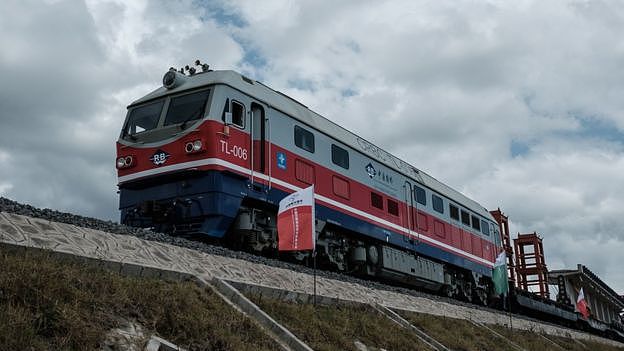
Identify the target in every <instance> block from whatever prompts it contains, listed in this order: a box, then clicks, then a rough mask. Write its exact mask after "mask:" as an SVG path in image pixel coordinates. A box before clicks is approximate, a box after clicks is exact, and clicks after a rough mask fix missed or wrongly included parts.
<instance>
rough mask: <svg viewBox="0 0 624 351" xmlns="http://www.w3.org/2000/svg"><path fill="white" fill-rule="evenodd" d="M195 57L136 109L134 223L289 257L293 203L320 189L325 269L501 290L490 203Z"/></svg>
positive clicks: (125, 163) (125, 205)
mask: <svg viewBox="0 0 624 351" xmlns="http://www.w3.org/2000/svg"><path fill="white" fill-rule="evenodd" d="M195 64H196V67H197V68H195V67H188V66H186V67H185V68H183V69H180V70H176V69H174V68H171V69H169V71H167V72H166V73H165V75H164V77H163V82H162V83H163V84H162V86H161V87H159V88H157V89H156V90H154V91H153V92H151V93H149V94H147V95H145V96H144V97H142V98H140V99H138V100H136V101H134V102H132V103H131V104H130V105H129V106H128V112H127V116H126V119H125V122H124V124H123V128H122V130H121V133H120V136H119V139H118V141H117V159H116V166H117V171H118V181H119V184H118V187H119V196H120V197H119V209H120V211H121V223H124V224H127V225H131V226H137V227H150V228H155V229H156V230H159V231H163V232H168V233H171V234H173V235H184V236H194V237H202V238H206V239H210V240H218V241H222V242H224V243H227V244H229V245H234V246H236V247H240V248H242V249H245V250H248V251H252V252H257V253H275V252H276V248H277V236H278V234H279V233H277V230H276V214H277V205H278V203H279V201H280V200H281V199H282V198H284V197H285V196H286V195H288V194H289V193H291V192H293V191H296V190H299V189H302V188H307V187H308V186H310V185H315V208H316V235H317V244H316V250H317V260H318V262H319V264H320V265H322V266H324V267H327V268H331V269H334V270H337V271H342V272H349V273H354V274H358V275H360V276H364V277H372V278H378V279H383V280H389V281H395V282H399V283H401V284H409V285H413V286H419V287H423V288H426V289H429V290H432V291H439V292H441V293H443V294H445V295H447V296H449V297H455V298H461V299H464V300H468V301H475V302H477V303H481V304H486V303H487V302H488V299H489V298H491V297H492V291H493V289H492V280H491V276H492V266H493V263H494V261H495V258H496V256H497V254H498V253H499V252H501V250H502V243H501V241H500V233H499V227H498V224H497V222H496V221H495V219H494V218H493V217H492V215H491V214H490V213H489V212H488V211H487V210H486V209H485V208H484V207H482V206H481V205H479V204H478V203H477V202H475V201H474V200H471V199H469V198H468V197H466V196H464V195H462V194H461V193H460V192H458V191H456V190H454V189H452V188H451V187H449V186H447V185H445V184H443V183H442V182H440V181H438V180H436V179H435V178H433V177H432V176H430V175H428V174H427V173H425V172H423V171H422V170H420V169H417V168H416V167H413V166H412V165H410V164H408V163H407V162H405V161H403V160H401V159H399V158H397V157H395V156H393V155H391V154H390V153H388V152H386V151H384V150H383V149H381V148H380V147H378V146H376V145H374V144H373V143H371V142H369V141H367V140H365V139H363V138H361V137H359V136H357V135H355V134H354V133H352V132H350V131H349V130H347V129H345V128H343V127H341V126H339V125H337V124H335V123H333V122H332V121H330V120H328V119H326V118H324V117H323V116H321V115H319V114H317V113H315V112H313V111H311V110H310V109H308V108H307V107H306V106H305V105H303V104H302V103H300V102H298V101H296V100H295V99H293V98H291V97H289V96H287V95H285V94H283V93H281V92H279V91H276V90H273V89H272V88H270V87H268V86H266V85H264V84H263V83H261V82H259V81H256V80H253V79H250V78H248V77H246V76H244V75H242V74H240V73H237V72H234V71H228V70H223V71H216V70H211V69H210V67H209V66H208V65H207V64H202V63H201V62H199V61H196V62H195ZM292 255H293V257H291V258H292V259H295V260H306V259H307V258H308V257H309V255H310V253H309V252H298V253H294V254H292Z"/></svg>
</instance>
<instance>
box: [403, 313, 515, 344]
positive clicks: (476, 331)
mask: <svg viewBox="0 0 624 351" xmlns="http://www.w3.org/2000/svg"><path fill="white" fill-rule="evenodd" d="M401 315H402V316H403V317H404V318H405V319H407V320H408V321H409V322H410V323H412V325H414V326H415V327H417V328H418V329H420V330H422V331H424V332H425V333H427V334H428V335H429V336H431V337H432V338H434V339H436V340H437V341H438V342H440V343H441V344H442V345H444V346H446V347H448V348H450V349H452V350H464V351H513V350H514V349H513V347H512V346H511V345H509V344H507V343H505V342H504V341H502V340H501V339H498V338H496V337H495V336H494V335H492V333H491V332H490V331H489V330H487V329H485V328H482V327H479V326H476V325H474V324H472V323H470V322H469V321H467V320H464V319H456V318H448V317H440V316H432V315H429V314H421V313H410V312H401Z"/></svg>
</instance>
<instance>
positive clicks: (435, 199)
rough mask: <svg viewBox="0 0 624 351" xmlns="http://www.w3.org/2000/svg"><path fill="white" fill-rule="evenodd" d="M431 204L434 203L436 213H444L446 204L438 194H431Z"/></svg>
mask: <svg viewBox="0 0 624 351" xmlns="http://www.w3.org/2000/svg"><path fill="white" fill-rule="evenodd" d="M431 202H432V203H433V209H434V210H436V212H439V213H444V203H443V202H442V198H441V197H439V196H438V195H436V194H431Z"/></svg>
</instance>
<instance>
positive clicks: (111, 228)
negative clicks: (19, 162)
mask: <svg viewBox="0 0 624 351" xmlns="http://www.w3.org/2000/svg"><path fill="white" fill-rule="evenodd" d="M0 212H8V213H15V214H20V215H24V216H30V217H36V218H42V219H45V220H49V221H53V222H61V223H67V224H71V225H75V226H79V227H84V228H91V229H95V230H101V231H104V232H109V233H114V234H121V235H132V236H135V237H137V238H140V239H144V240H151V241H158V242H162V243H166V244H171V245H176V246H179V247H184V248H188V249H192V250H197V251H201V252H205V253H207V254H211V255H219V256H225V257H231V258H238V259H242V260H246V261H250V262H254V263H260V264H264V265H268V266H272V267H278V268H284V269H288V270H292V271H297V272H302V273H306V274H314V270H313V269H311V268H308V267H306V266H302V265H298V264H294V263H289V262H283V261H279V260H276V259H272V258H267V257H263V256H257V255H253V254H250V253H246V252H241V251H235V250H231V249H228V248H224V247H221V246H215V245H211V244H207V243H205V242H201V241H196V240H189V239H186V238H181V237H175V236H171V235H168V234H164V233H158V232H154V231H152V230H149V229H143V228H135V227H129V226H126V225H123V224H119V223H115V222H112V221H104V220H101V219H97V218H90V217H83V216H79V215H75V214H71V213H66V212H59V211H56V210H51V209H47V208H46V209H39V208H36V207H33V206H30V205H25V204H20V203H18V202H16V201H13V200H10V199H7V198H4V197H0ZM316 274H317V276H320V277H325V278H329V279H335V280H340V281H345V282H351V283H356V284H360V285H363V286H366V287H370V288H373V289H380V290H387V291H394V292H398V293H402V294H409V295H413V296H420V297H427V298H431V299H435V300H439V301H445V302H448V303H451V304H457V305H464V306H471V307H477V306H475V305H471V304H465V303H463V302H461V301H457V300H453V299H448V298H445V297H440V296H437V295H431V294H428V293H424V292H420V291H416V290H412V289H407V288H403V287H397V286H392V285H387V284H383V283H379V282H373V281H369V280H364V279H360V278H356V277H352V276H349V275H344V274H340V273H337V272H330V271H322V270H317V271H316Z"/></svg>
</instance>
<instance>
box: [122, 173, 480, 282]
mask: <svg viewBox="0 0 624 351" xmlns="http://www.w3.org/2000/svg"><path fill="white" fill-rule="evenodd" d="M178 178H179V179H178ZM151 183H152V184H151V185H150V184H148V185H142V186H140V187H133V186H122V187H120V200H119V208H120V210H121V222H122V223H125V224H130V225H135V226H143V227H157V228H158V227H159V226H161V225H165V226H166V225H171V224H172V223H175V225H176V226H178V227H183V226H184V224H188V225H190V226H194V227H193V231H195V232H201V233H204V234H206V235H209V236H211V237H216V238H222V237H223V236H224V235H225V234H226V232H227V230H228V229H229V227H230V226H231V224H232V222H233V221H234V219H235V217H236V214H237V213H238V210H239V208H240V206H241V203H242V201H243V200H244V199H253V200H256V201H259V202H261V203H264V204H266V205H268V206H275V210H277V204H278V203H279V201H280V200H281V199H283V198H284V197H285V196H286V195H287V194H288V193H287V192H285V191H282V190H278V189H275V188H272V189H270V190H269V189H267V188H266V186H264V185H258V184H250V183H249V179H248V178H246V177H241V176H240V175H237V174H234V173H230V172H220V171H207V172H202V173H198V174H193V176H188V177H186V176H179V177H177V178H176V177H168V178H164V179H162V180H161V181H160V182H157V181H155V180H151ZM150 207H151V210H152V212H151V215H150ZM164 213H167V216H165V217H166V218H164V219H163V218H159V219H158V221H156V220H155V219H154V218H157V217H158V216H160V217H162V216H163V215H164ZM316 217H317V219H319V220H323V221H329V222H330V223H333V224H335V225H339V226H340V227H343V228H345V229H347V230H349V231H351V232H355V233H360V234H362V235H363V236H366V237H369V238H373V239H377V240H379V241H383V242H387V243H389V244H391V245H394V246H397V247H402V248H404V249H406V250H410V251H413V252H416V253H418V254H419V255H422V256H427V257H430V258H433V259H436V260H438V261H441V262H446V263H448V264H451V265H454V266H457V267H461V268H464V269H467V270H470V271H474V272H477V273H480V274H482V275H485V276H488V277H491V276H492V271H491V269H490V268H489V267H487V266H484V265H481V264H479V263H476V262H474V261H471V260H469V259H466V258H464V257H462V256H460V255H457V254H454V253H451V252H448V251H445V250H442V249H440V248H438V247H435V246H433V245H430V244H428V243H425V242H413V241H410V240H409V239H408V238H407V237H406V236H405V235H403V234H401V233H397V232H394V231H391V230H388V229H385V228H383V227H380V226H377V225H375V224H372V223H369V222H366V221H363V220H361V219H358V218H356V217H353V216H350V215H348V214H346V213H344V212H341V211H337V210H335V209H332V208H329V207H325V206H322V205H318V204H317V205H316ZM161 221H162V222H164V224H162V223H159V222H161Z"/></svg>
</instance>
